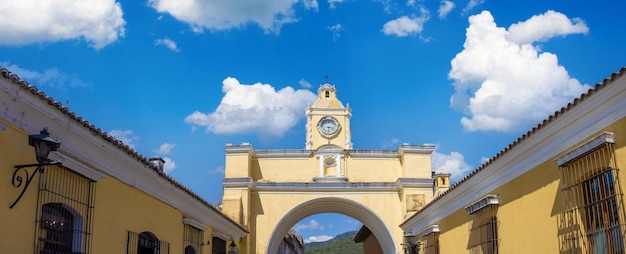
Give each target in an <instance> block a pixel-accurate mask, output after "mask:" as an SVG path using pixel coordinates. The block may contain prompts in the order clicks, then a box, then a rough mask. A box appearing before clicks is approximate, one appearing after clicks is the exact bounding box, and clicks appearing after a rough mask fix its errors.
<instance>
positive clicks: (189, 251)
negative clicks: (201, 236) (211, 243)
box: [185, 246, 196, 254]
mask: <svg viewBox="0 0 626 254" xmlns="http://www.w3.org/2000/svg"><path fill="white" fill-rule="evenodd" d="M185 254H196V249H194V248H193V247H191V246H187V247H185Z"/></svg>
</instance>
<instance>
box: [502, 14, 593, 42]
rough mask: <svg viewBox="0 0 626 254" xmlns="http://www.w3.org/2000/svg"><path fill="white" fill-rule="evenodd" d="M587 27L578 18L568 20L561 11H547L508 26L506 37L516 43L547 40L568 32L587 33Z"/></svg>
mask: <svg viewBox="0 0 626 254" xmlns="http://www.w3.org/2000/svg"><path fill="white" fill-rule="evenodd" d="M588 32H589V27H587V25H586V24H585V22H584V21H583V20H581V19H579V18H574V19H572V20H570V19H569V18H567V16H565V15H563V14H562V13H559V12H555V11H552V10H550V11H547V12H546V13H544V14H540V15H535V16H532V17H531V18H530V19H529V20H527V21H524V22H518V23H517V24H513V25H511V26H510V27H509V33H508V36H507V38H508V39H509V40H510V41H513V42H516V43H518V44H528V43H533V42H535V41H547V40H549V39H551V38H552V37H555V36H565V35H569V34H587V33H588Z"/></svg>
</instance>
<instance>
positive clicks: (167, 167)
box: [163, 157, 176, 174]
mask: <svg viewBox="0 0 626 254" xmlns="http://www.w3.org/2000/svg"><path fill="white" fill-rule="evenodd" d="M163 160H164V161H165V164H163V172H165V173H166V174H169V173H171V172H172V171H174V169H176V162H174V161H173V160H172V159H171V158H169V157H163Z"/></svg>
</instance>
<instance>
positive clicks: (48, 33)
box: [0, 0, 126, 49]
mask: <svg viewBox="0 0 626 254" xmlns="http://www.w3.org/2000/svg"><path fill="white" fill-rule="evenodd" d="M0 17H2V18H0V34H2V36H0V45H10V46H22V45H28V44H33V43H42V42H56V41H62V40H74V39H80V38H83V39H85V40H86V41H88V42H89V44H91V46H92V47H94V48H96V49H101V48H103V47H104V46H106V45H108V44H111V43H113V42H115V41H117V39H118V38H119V37H123V36H124V26H125V25H126V21H124V19H123V18H122V7H121V5H120V4H119V3H118V2H116V1H114V0H81V1H75V0H46V1H39V0H19V1H3V3H2V4H1V5H0Z"/></svg>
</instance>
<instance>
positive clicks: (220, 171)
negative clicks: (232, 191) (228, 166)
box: [209, 166, 225, 175]
mask: <svg viewBox="0 0 626 254" xmlns="http://www.w3.org/2000/svg"><path fill="white" fill-rule="evenodd" d="M224 172H225V168H224V166H219V167H217V168H215V169H213V170H211V171H209V174H210V175H213V174H222V175H223V174H224Z"/></svg>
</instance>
